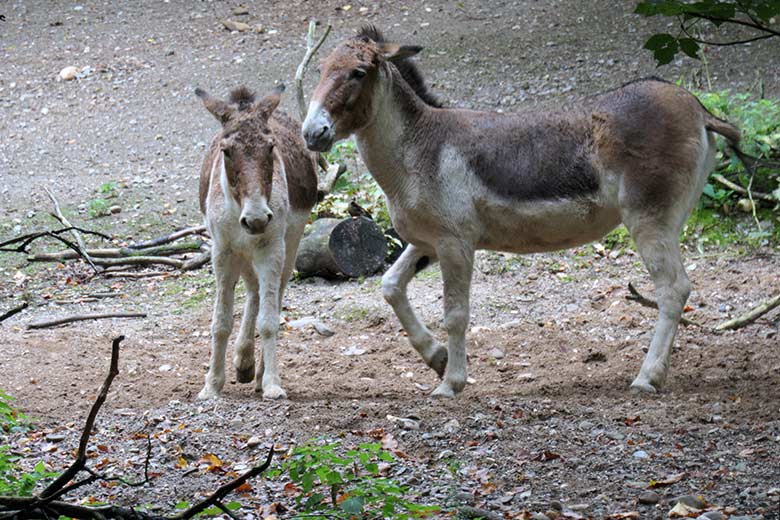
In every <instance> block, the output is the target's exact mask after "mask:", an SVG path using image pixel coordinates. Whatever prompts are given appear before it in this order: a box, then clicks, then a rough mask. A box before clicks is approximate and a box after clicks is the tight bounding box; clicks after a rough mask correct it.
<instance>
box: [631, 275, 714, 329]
mask: <svg viewBox="0 0 780 520" xmlns="http://www.w3.org/2000/svg"><path fill="white" fill-rule="evenodd" d="M628 292H630V293H631V294H629V295H628V296H626V300H631V301H633V302H637V303H638V304H640V305H643V306H645V307H650V308H652V309H657V308H658V304H657V303H656V302H655V301H654V300H651V299H650V298H647V297H645V296H642V294H640V293H639V291H637V290H636V287H634V284H632V283H631V282H628ZM680 323H682V324H683V325H693V326H696V327H704V325H702V324H701V323H697V322H695V321H692V320H689V319H688V318H684V317H682V316H680Z"/></svg>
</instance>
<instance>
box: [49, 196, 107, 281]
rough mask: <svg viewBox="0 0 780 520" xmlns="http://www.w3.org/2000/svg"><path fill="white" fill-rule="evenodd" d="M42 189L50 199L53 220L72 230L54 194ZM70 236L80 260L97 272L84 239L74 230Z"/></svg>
mask: <svg viewBox="0 0 780 520" xmlns="http://www.w3.org/2000/svg"><path fill="white" fill-rule="evenodd" d="M43 189H44V190H45V191H46V194H47V195H48V196H49V198H50V199H51V202H52V205H54V213H55V215H54V216H55V218H56V219H57V220H59V221H60V223H61V224H62V225H63V226H67V227H70V228H73V225H72V224H71V223H70V222H69V221H68V219H67V218H66V217H65V215H63V213H62V210H61V209H60V203H59V202H58V201H57V198H56V197H55V196H54V194H53V193H52V192H51V191H50V190H49V188H47V187H46V186H44V187H43ZM70 234H71V235H73V238H75V239H76V244H78V248H76V251H77V252H78V253H79V254H80V255H81V257H82V258H84V260H86V261H87V263H88V264H89V265H91V266H92V269H94V270H95V272H97V271H98V268H97V267H96V266H95V264H94V263H93V262H92V258H90V256H89V253H87V245H86V243H85V242H84V237H82V236H81V233H79V232H78V230H76V229H71V231H70Z"/></svg>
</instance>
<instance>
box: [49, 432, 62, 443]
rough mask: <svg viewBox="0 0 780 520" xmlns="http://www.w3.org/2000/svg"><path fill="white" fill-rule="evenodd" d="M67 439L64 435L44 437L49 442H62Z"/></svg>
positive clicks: (54, 434)
mask: <svg viewBox="0 0 780 520" xmlns="http://www.w3.org/2000/svg"><path fill="white" fill-rule="evenodd" d="M66 438H67V436H66V435H65V434H64V433H50V434H48V435H47V436H46V440H47V441H49V442H62V441H64V440H65V439H66Z"/></svg>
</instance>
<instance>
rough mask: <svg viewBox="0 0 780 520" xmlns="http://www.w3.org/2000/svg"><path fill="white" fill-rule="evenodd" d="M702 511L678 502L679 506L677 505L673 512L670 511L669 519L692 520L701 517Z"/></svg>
mask: <svg viewBox="0 0 780 520" xmlns="http://www.w3.org/2000/svg"><path fill="white" fill-rule="evenodd" d="M701 511H702V510H701V509H697V508H695V507H691V506H687V505H685V504H683V503H682V502H677V505H675V506H674V507H673V508H672V510H671V511H669V518H690V517H697V516H699V513H700V512H701Z"/></svg>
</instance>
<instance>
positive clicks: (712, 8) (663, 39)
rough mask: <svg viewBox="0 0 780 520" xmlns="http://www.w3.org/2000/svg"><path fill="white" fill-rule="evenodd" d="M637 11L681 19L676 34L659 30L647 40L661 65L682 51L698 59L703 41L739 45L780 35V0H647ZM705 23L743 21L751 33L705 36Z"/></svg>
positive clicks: (647, 47)
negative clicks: (779, 22) (778, 24)
mask: <svg viewBox="0 0 780 520" xmlns="http://www.w3.org/2000/svg"><path fill="white" fill-rule="evenodd" d="M634 12H635V13H636V14H641V15H644V16H668V17H673V18H676V19H677V21H678V23H679V32H678V33H677V34H676V35H673V34H669V33H658V34H654V35H652V36H651V37H650V38H649V39H648V40H647V42H645V49H648V50H650V51H652V52H653V57H654V58H655V60H656V61H657V62H658V65H659V66H660V65H665V64H667V63H669V62H670V61H672V60H673V59H674V57H675V56H676V55H677V54H678V53H679V52H683V53H685V54H686V55H688V56H690V57H691V58H695V59H698V58H699V51H700V46H701V45H702V44H706V45H715V46H723V45H738V44H741V43H748V42H752V41H756V40H763V39H766V38H772V37H777V36H780V31H779V30H777V29H775V28H773V27H772V25H773V24H774V23H776V17H778V16H780V1H778V0H699V1H696V2H690V1H685V0H643V1H641V2H639V4H637V6H636V9H635V10H634ZM705 24H712V25H714V26H715V27H716V28H717V27H721V26H722V25H739V26H741V27H747V28H749V30H750V31H751V35H750V36H749V37H747V38H745V39H742V40H729V41H724V40H720V41H711V40H704V39H702V38H701V37H700V32H701V29H702V25H705Z"/></svg>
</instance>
